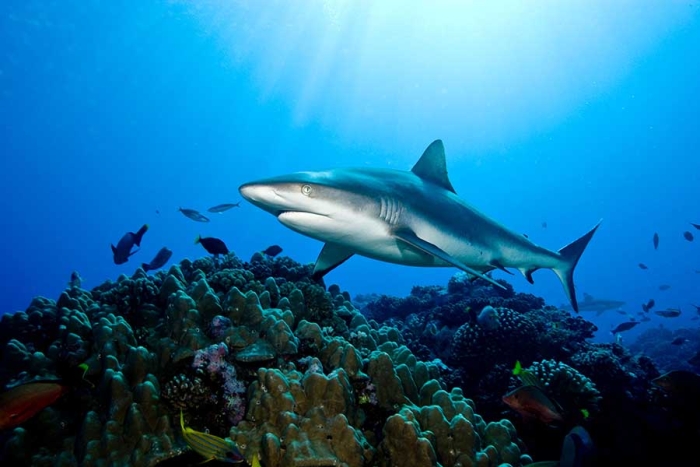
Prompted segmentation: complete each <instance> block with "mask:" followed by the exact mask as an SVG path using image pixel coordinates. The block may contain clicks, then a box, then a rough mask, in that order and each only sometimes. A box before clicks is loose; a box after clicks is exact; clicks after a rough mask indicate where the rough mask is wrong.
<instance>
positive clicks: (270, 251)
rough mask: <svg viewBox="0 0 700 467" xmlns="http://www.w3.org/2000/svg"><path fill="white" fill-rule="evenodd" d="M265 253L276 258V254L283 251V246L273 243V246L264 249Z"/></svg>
mask: <svg viewBox="0 0 700 467" xmlns="http://www.w3.org/2000/svg"><path fill="white" fill-rule="evenodd" d="M263 253H265V254H266V255H267V256H269V257H270V258H274V257H275V256H277V255H279V254H280V253H282V247H281V246H279V245H271V246H269V247H267V248H265V249H264V250H263Z"/></svg>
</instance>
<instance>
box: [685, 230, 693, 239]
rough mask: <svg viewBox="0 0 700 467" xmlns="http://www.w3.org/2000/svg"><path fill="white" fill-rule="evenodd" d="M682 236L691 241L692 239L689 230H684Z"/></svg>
mask: <svg viewBox="0 0 700 467" xmlns="http://www.w3.org/2000/svg"><path fill="white" fill-rule="evenodd" d="M683 238H685V239H686V240H688V241H689V242H692V241H693V234H691V233H690V232H688V231H687V230H686V231H685V232H683Z"/></svg>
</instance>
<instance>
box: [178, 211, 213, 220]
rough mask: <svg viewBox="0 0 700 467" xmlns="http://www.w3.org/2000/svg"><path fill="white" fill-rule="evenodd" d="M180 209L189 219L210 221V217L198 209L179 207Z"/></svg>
mask: <svg viewBox="0 0 700 467" xmlns="http://www.w3.org/2000/svg"><path fill="white" fill-rule="evenodd" d="M178 211H180V212H181V213H182V214H183V215H184V216H185V217H187V218H188V219H192V220H193V221H195V222H209V218H208V217H207V216H205V215H203V214H202V213H200V212H199V211H197V210H196V209H187V208H179V209H178Z"/></svg>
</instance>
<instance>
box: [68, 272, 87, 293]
mask: <svg viewBox="0 0 700 467" xmlns="http://www.w3.org/2000/svg"><path fill="white" fill-rule="evenodd" d="M68 285H69V286H70V287H71V288H72V289H74V288H79V287H80V286H81V285H83V278H82V277H80V274H79V273H78V271H73V272H71V273H70V282H68Z"/></svg>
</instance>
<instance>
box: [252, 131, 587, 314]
mask: <svg viewBox="0 0 700 467" xmlns="http://www.w3.org/2000/svg"><path fill="white" fill-rule="evenodd" d="M239 191H240V193H241V195H242V196H243V197H244V198H245V199H246V200H248V201H249V202H251V203H252V204H254V205H255V206H258V207H259V208H261V209H263V210H265V211H267V212H269V213H271V214H273V215H274V216H275V217H276V218H277V219H278V220H279V221H280V222H281V223H282V224H284V225H285V226H287V227H289V228H290V229H292V230H294V231H296V232H298V233H301V234H303V235H306V236H309V237H311V238H315V239H316V240H320V241H322V242H325V245H324V247H323V249H322V250H321V253H320V255H319V257H318V259H317V260H316V265H315V267H314V277H315V278H320V277H322V276H324V275H325V274H327V273H328V272H329V271H331V270H333V269H334V268H336V267H338V266H339V265H341V264H342V263H344V262H345V261H347V260H348V259H349V258H350V257H351V256H353V255H354V254H359V255H362V256H366V257H369V258H373V259H376V260H380V261H386V262H390V263H397V264H403V265H407V266H424V267H456V268H459V269H461V270H462V271H465V272H466V273H468V274H470V275H472V276H476V277H479V278H481V279H484V280H486V281H488V282H490V283H491V284H493V285H495V286H497V287H501V288H503V285H502V284H500V283H498V282H496V281H495V280H494V279H493V278H491V277H489V276H487V275H486V273H487V272H489V271H492V270H495V269H499V270H502V271H506V272H507V269H506V268H516V269H518V270H519V271H520V272H521V273H522V274H523V275H524V276H525V278H526V279H527V280H528V281H529V282H530V283H532V282H533V279H532V273H533V272H535V271H536V270H538V269H551V270H552V271H554V273H555V274H556V275H557V276H558V277H559V280H560V281H561V283H562V285H563V287H564V291H565V293H566V296H567V298H568V299H569V301H570V302H571V306H572V308H573V309H574V310H578V304H577V301H576V295H575V288H574V269H575V267H576V265H577V263H578V261H579V259H580V257H581V255H582V254H583V251H584V250H585V248H586V246H587V245H588V243H589V242H590V240H591V238H592V237H593V234H594V233H595V231H596V229H597V228H598V226H599V225H600V222H599V223H598V224H597V225H596V226H595V227H593V228H592V229H591V230H590V231H588V232H587V233H586V234H585V235H583V236H582V237H580V238H579V239H578V240H575V241H574V242H572V243H570V244H569V245H567V246H565V247H563V248H562V249H560V250H559V251H552V250H548V249H546V248H543V247H541V246H538V245H536V244H535V243H533V242H532V241H530V240H529V239H528V238H526V237H525V236H523V235H521V234H519V233H516V232H513V231H511V230H509V229H507V228H506V227H505V226H503V225H501V224H499V223H498V222H496V221H495V220H493V219H491V218H489V217H487V216H486V215H484V214H482V213H480V212H479V211H477V210H476V209H475V208H473V207H472V206H470V205H469V204H467V203H466V202H465V201H463V200H462V199H460V198H459V197H458V196H457V194H456V192H455V190H454V188H453V187H452V183H451V182H450V180H449V178H448V176H447V166H446V163H445V150H444V147H443V144H442V141H440V140H436V141H434V142H433V143H432V144H430V146H428V148H427V149H426V150H425V152H424V153H423V155H422V156H421V158H420V159H419V160H418V162H417V163H416V164H415V165H414V166H413V168H412V169H411V170H410V171H401V170H392V169H373V168H346V169H331V170H327V171H322V172H299V173H295V174H290V175H283V176H279V177H274V178H270V179H265V180H259V181H255V182H250V183H246V184H244V185H242V186H241V187H240V188H239Z"/></svg>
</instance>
